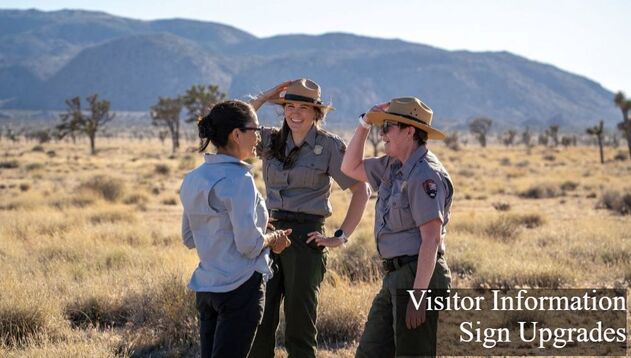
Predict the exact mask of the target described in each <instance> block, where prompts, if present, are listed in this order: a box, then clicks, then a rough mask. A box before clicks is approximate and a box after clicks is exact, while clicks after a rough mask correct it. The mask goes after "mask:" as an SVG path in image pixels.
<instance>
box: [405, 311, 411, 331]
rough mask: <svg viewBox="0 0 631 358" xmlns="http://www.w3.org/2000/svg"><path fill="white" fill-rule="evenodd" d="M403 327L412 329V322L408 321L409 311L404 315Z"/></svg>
mask: <svg viewBox="0 0 631 358" xmlns="http://www.w3.org/2000/svg"><path fill="white" fill-rule="evenodd" d="M405 327H406V328H407V329H412V322H411V319H410V311H409V310H408V311H407V313H406V314H405Z"/></svg>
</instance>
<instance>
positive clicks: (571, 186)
mask: <svg viewBox="0 0 631 358" xmlns="http://www.w3.org/2000/svg"><path fill="white" fill-rule="evenodd" d="M576 188H578V183H577V182H574V181H571V180H568V181H566V182H563V184H561V190H563V191H573V190H576Z"/></svg>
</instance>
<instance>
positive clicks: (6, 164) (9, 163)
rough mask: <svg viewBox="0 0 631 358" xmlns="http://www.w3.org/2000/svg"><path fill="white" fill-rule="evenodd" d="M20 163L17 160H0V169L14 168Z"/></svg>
mask: <svg viewBox="0 0 631 358" xmlns="http://www.w3.org/2000/svg"><path fill="white" fill-rule="evenodd" d="M19 167H20V163H18V161H17V160H4V161H1V162H0V169H15V168H19Z"/></svg>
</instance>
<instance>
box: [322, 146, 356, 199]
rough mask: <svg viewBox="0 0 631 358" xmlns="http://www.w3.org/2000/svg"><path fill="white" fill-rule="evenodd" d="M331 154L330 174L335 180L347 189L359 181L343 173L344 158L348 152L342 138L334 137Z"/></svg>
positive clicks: (343, 188)
mask: <svg viewBox="0 0 631 358" xmlns="http://www.w3.org/2000/svg"><path fill="white" fill-rule="evenodd" d="M331 144H332V145H331V155H330V156H329V169H328V172H329V175H330V176H331V177H333V179H334V180H335V182H336V183H337V184H338V185H339V186H340V188H342V190H346V189H348V188H350V187H351V186H353V185H354V184H355V183H357V180H355V179H353V178H351V177H349V176H347V175H346V174H344V173H342V159H343V158H344V153H345V152H346V144H344V141H342V139H340V138H333V139H332V143H331Z"/></svg>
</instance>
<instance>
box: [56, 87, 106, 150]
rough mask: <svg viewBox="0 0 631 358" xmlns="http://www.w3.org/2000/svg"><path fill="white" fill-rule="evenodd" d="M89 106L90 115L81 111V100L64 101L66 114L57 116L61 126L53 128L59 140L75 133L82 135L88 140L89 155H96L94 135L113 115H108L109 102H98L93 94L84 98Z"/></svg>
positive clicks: (96, 96) (74, 98) (75, 98)
mask: <svg viewBox="0 0 631 358" xmlns="http://www.w3.org/2000/svg"><path fill="white" fill-rule="evenodd" d="M86 99H87V100H88V103H89V104H90V115H89V116H88V115H87V114H86V113H84V112H83V111H82V110H81V98H79V97H73V98H69V99H67V100H66V107H67V108H66V112H65V113H62V114H60V115H59V117H60V118H61V124H59V125H58V126H56V127H55V128H56V129H57V131H58V135H59V138H63V137H65V136H66V135H70V136H71V137H72V138H73V141H74V136H75V133H77V132H79V133H84V134H86V135H87V136H88V138H89V139H90V153H91V154H92V155H94V154H96V144H95V141H96V133H97V132H98V131H99V130H101V129H103V127H104V126H105V124H107V123H108V122H109V121H111V120H112V119H114V117H115V115H114V113H110V102H109V101H107V100H102V101H99V100H98V95H96V94H94V95H92V96H89V97H87V98H86Z"/></svg>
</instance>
